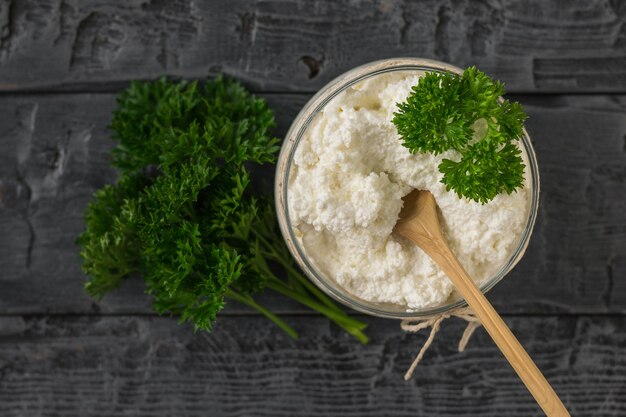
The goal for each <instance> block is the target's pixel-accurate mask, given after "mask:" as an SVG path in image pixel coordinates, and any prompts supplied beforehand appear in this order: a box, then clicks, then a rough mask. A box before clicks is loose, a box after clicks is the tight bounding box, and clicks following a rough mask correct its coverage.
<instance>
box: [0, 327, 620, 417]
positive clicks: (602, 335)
mask: <svg viewBox="0 0 626 417" xmlns="http://www.w3.org/2000/svg"><path fill="white" fill-rule="evenodd" d="M287 319H288V320H291V318H289V317H287ZM367 320H369V321H370V323H371V329H370V330H371V332H370V333H371V334H372V335H373V338H372V341H371V343H370V344H369V345H366V346H363V345H358V344H355V342H354V341H353V340H352V339H349V338H348V337H347V336H346V335H345V334H344V333H342V332H340V331H339V330H338V329H337V328H335V327H332V326H330V325H329V324H328V322H327V321H326V320H324V319H322V318H308V319H307V320H299V321H298V326H297V327H298V330H299V331H300V332H301V334H302V337H301V339H300V340H298V341H293V340H291V339H289V338H287V337H286V336H285V335H284V334H282V333H281V332H279V331H277V330H276V328H275V327H274V326H273V325H272V324H271V323H269V322H268V321H266V320H265V319H263V318H260V317H239V318H231V317H225V318H222V319H220V321H219V323H218V326H217V328H216V329H215V330H214V332H213V333H212V334H210V335H207V334H205V333H198V334H194V333H193V332H192V331H191V329H190V328H189V327H187V326H178V325H176V323H174V322H172V321H170V320H167V319H158V318H138V317H109V318H87V317H56V318H51V317H37V318H32V317H31V318H23V317H4V318H0V414H1V415H2V416H3V417H17V416H24V415H28V416H30V417H37V416H50V417H52V416H63V417H72V416H81V417H84V416H110V415H120V414H123V415H127V416H145V417H148V416H167V415H177V416H181V415H184V416H207V415H210V416H212V417H220V416H268V417H269V416H271V417H276V416H290V417H295V416H335V415H342V416H346V417H348V416H355V417H356V416H359V417H366V416H372V417H373V416H376V417H378V416H381V415H384V416H387V417H393V416H407V417H408V416H416V415H420V416H422V415H424V416H435V415H436V416H440V417H449V416H458V415H464V416H502V415H507V416H509V415H511V416H513V415H519V416H522V415H523V416H531V415H540V410H539V408H538V407H537V405H536V404H535V403H534V401H533V399H532V397H531V396H530V394H529V393H528V392H527V391H526V389H525V388H524V386H523V385H522V384H521V383H520V382H519V380H518V379H517V376H516V375H515V373H514V372H513V370H512V369H511V368H510V367H509V366H508V365H507V363H506V361H505V359H504V358H503V357H502V356H501V354H500V353H499V352H498V350H497V348H496V347H495V346H494V345H493V343H492V342H491V340H490V339H489V337H488V336H487V335H486V333H485V332H484V330H482V329H479V330H478V331H477V332H476V334H475V336H474V339H472V340H471V342H470V344H469V345H468V348H467V350H466V351H465V352H464V353H458V352H456V350H455V346H456V343H457V341H458V338H459V337H460V335H461V333H462V330H463V324H462V323H461V322H460V321H456V320H454V319H451V320H450V321H449V322H445V323H444V325H443V328H442V331H441V332H440V333H439V335H438V336H437V340H436V341H435V343H434V344H433V346H432V347H431V349H430V351H429V352H428V353H427V354H426V357H425V360H424V362H422V364H420V366H419V367H418V368H417V371H416V375H415V377H414V378H413V379H412V380H410V381H408V382H404V380H403V379H402V375H403V373H404V371H405V370H406V368H407V367H408V365H409V364H410V361H411V360H412V358H413V355H414V354H415V353H416V351H417V350H418V349H419V346H420V345H421V344H422V343H423V342H424V340H425V338H426V335H425V334H417V335H407V334H403V333H402V332H401V331H400V329H399V326H398V322H395V321H392V320H382V319H371V318H370V319H367ZM507 322H508V324H509V325H510V326H511V328H512V329H513V331H514V332H515V333H516V334H517V335H518V337H519V338H520V340H521V341H522V343H524V345H525V346H526V347H527V349H528V350H529V352H530V353H531V355H532V356H533V357H534V358H535V359H536V361H537V363H538V365H539V367H540V368H541V369H542V370H543V372H545V374H546V376H547V378H548V379H549V380H550V382H551V383H552V384H553V385H554V387H555V390H556V391H557V392H558V393H559V394H560V395H561V397H562V398H563V401H564V402H565V403H566V404H567V406H568V407H569V409H570V410H571V413H572V415H575V416H594V417H601V416H618V415H624V414H625V413H626V332H625V329H626V318H624V317H614V318H585V317H583V318H574V317H561V318H559V317H543V318H536V317H532V318H512V319H507Z"/></svg>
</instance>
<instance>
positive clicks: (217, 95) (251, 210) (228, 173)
mask: <svg viewBox="0 0 626 417" xmlns="http://www.w3.org/2000/svg"><path fill="white" fill-rule="evenodd" d="M273 127H274V116H273V113H272V111H271V110H270V109H269V108H268V107H267V105H266V103H265V102H264V101H263V100H261V99H256V98H254V97H253V96H251V95H250V94H249V93H247V92H246V91H245V90H244V88H242V87H241V86H240V85H239V84H238V83H237V82H234V81H230V80H224V79H221V78H220V79H217V80H215V81H209V82H206V83H205V84H204V85H200V84H197V83H195V82H194V83H184V82H183V83H173V82H169V81H167V80H165V79H161V80H159V81H156V82H148V83H138V82H134V83H133V84H132V85H131V87H130V88H129V89H128V90H126V91H125V92H123V93H122V94H121V95H120V97H119V98H118V107H117V110H116V111H115V112H114V115H113V120H112V122H111V129H112V131H113V132H114V137H113V138H114V139H115V140H116V141H117V142H118V145H117V147H116V148H115V149H114V151H113V162H112V163H113V165H114V166H115V167H117V168H118V169H119V172H120V178H119V180H118V181H117V183H116V184H113V185H107V186H105V187H104V188H102V189H100V190H99V191H97V192H96V194H95V199H94V200H93V201H92V202H91V203H90V204H89V206H88V208H87V212H86V215H85V219H86V230H85V232H84V233H83V234H82V235H81V236H80V237H79V239H78V242H79V244H80V245H81V246H82V249H81V253H80V254H81V256H82V258H83V269H84V271H85V272H86V273H87V274H88V275H90V276H91V280H90V281H88V282H87V283H86V290H87V292H88V293H89V294H91V295H92V296H94V297H97V298H100V297H102V296H103V295H104V294H105V293H107V292H109V291H111V290H112V289H114V288H116V287H117V286H118V285H119V284H120V282H121V280H122V279H124V278H125V277H128V276H129V275H131V274H133V273H139V274H140V275H141V276H142V277H143V279H144V280H145V282H146V286H147V291H148V293H150V294H151V295H152V296H153V297H154V308H155V309H156V311H158V312H159V313H171V314H175V315H178V316H180V319H181V321H188V322H191V323H193V324H194V325H195V327H196V329H204V330H210V329H211V328H212V325H213V323H214V321H215V320H216V316H217V313H218V312H219V311H220V310H221V309H222V308H223V307H224V303H225V298H228V299H231V300H235V301H237V302H240V303H243V304H245V305H248V306H250V307H252V308H254V309H256V310H258V311H259V312H261V313H262V314H264V315H265V316H266V317H268V318H269V319H271V320H272V321H273V322H275V323H276V324H277V325H278V326H280V327H281V328H282V329H283V330H285V331H286V332H287V333H288V334H289V335H290V336H292V337H294V338H295V337H297V333H296V332H295V330H294V329H292V328H291V327H290V326H289V325H287V324H286V323H285V322H284V321H283V320H281V319H280V318H279V317H277V316H276V315H275V314H273V313H272V312H271V311H269V310H268V309H266V308H265V307H263V306H262V305H260V304H259V303H258V302H257V301H255V299H254V298H253V297H252V294H254V293H256V292H258V291H261V290H263V289H264V288H267V289H271V290H274V291H276V292H278V293H280V294H283V295H285V296H287V297H290V298H292V299H294V300H296V301H298V302H300V303H302V304H304V305H306V306H308V307H310V308H312V309H314V310H317V311H319V312H321V313H322V314H324V315H326V316H327V317H328V318H330V319H331V320H332V321H334V322H335V323H337V324H338V325H339V326H341V327H342V328H344V329H345V330H346V331H347V332H349V333H350V334H352V335H354V336H356V337H357V338H358V339H359V340H360V341H362V342H364V343H365V342H367V337H366V336H365V334H364V333H363V332H362V330H363V329H364V328H365V325H364V324H363V323H361V322H359V321H357V320H355V319H353V318H351V317H349V316H348V315H347V314H346V313H345V312H344V311H342V310H341V309H339V308H338V307H337V306H336V305H335V304H334V303H333V302H332V301H331V300H330V299H328V298H327V297H326V296H325V295H324V294H323V293H322V292H321V291H320V290H318V289H317V288H316V287H315V286H314V285H313V284H312V283H311V282H310V281H308V280H307V279H306V278H305V277H303V276H302V275H301V274H300V273H299V272H298V271H297V270H296V268H295V267H294V264H293V261H292V259H291V257H290V254H289V251H288V250H287V248H286V246H285V244H284V242H283V240H282V238H281V237H280V235H279V233H278V232H277V227H276V224H275V223H276V220H275V217H276V216H275V212H274V206H273V204H272V201H271V200H270V199H269V198H268V197H267V196H256V195H253V193H252V192H251V189H250V188H251V187H250V174H249V171H248V168H247V167H249V166H250V164H264V163H273V162H274V161H275V158H276V154H277V151H278V149H279V146H278V145H279V141H278V139H276V138H274V137H272V136H271V135H270V133H269V132H270V129H271V128H273ZM277 268H278V269H282V270H283V272H284V274H283V275H284V276H285V279H282V278H279V276H278V275H277V274H276V273H275V271H276V270H277Z"/></svg>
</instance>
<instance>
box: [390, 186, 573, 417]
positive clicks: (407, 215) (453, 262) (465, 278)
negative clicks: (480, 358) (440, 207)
mask: <svg viewBox="0 0 626 417" xmlns="http://www.w3.org/2000/svg"><path fill="white" fill-rule="evenodd" d="M394 231H395V232H396V233H397V234H398V235H400V236H403V237H405V238H407V239H409V240H411V241H413V242H414V243H415V244H417V245H418V246H419V247H420V248H422V250H423V251H424V252H426V254H427V255H428V256H430V257H431V258H432V259H433V260H434V261H435V263H437V265H439V267H440V268H441V269H442V270H443V271H444V272H445V273H446V274H447V275H448V277H449V278H450V280H451V281H452V282H453V283H454V285H455V287H456V288H457V290H458V291H459V292H460V293H461V295H462V296H463V298H465V300H466V301H467V304H469V306H470V307H471V308H472V310H474V312H475V313H476V315H477V316H478V318H479V319H480V321H481V322H482V324H483V326H484V327H485V329H487V332H488V333H489V334H490V335H491V338H492V339H493V340H494V342H496V345H498V347H499V348H500V350H501V351H502V353H503V354H504V356H505V357H506V359H507V360H508V361H509V363H510V364H511V366H512V367H513V369H515V372H517V375H519V377H520V378H521V380H522V381H523V382H524V384H525V385H526V388H528V390H529V391H530V393H531V394H532V395H533V397H535V401H537V403H538V404H539V406H540V407H541V408H542V409H543V411H544V413H546V415H547V416H549V417H553V416H554V417H557V416H558V417H562V416H569V413H568V412H567V410H566V409H565V406H564V405H563V403H562V402H561V400H560V399H559V397H558V396H557V395H556V393H555V392H554V390H553V389H552V387H551V386H550V384H549V383H548V381H546V379H545V377H544V376H543V375H542V374H541V371H539V369H538V368H537V365H535V363H534V362H533V361H532V359H530V356H528V353H526V351H525V350H524V348H523V347H522V345H521V344H520V343H519V341H518V340H517V339H516V338H515V336H513V333H511V330H510V329H509V328H508V327H507V325H506V324H505V323H504V321H503V320H502V318H501V317H500V315H498V313H497V312H496V310H494V308H493V306H492V305H491V304H490V303H489V301H487V298H485V296H484V295H483V293H482V292H481V291H480V290H479V289H478V287H477V286H476V284H475V283H474V281H473V280H472V279H471V278H470V276H469V275H468V274H467V272H465V269H463V266H461V264H460V263H459V261H458V260H457V259H456V257H455V256H454V254H453V253H452V251H451V250H450V248H449V247H448V244H447V243H446V240H445V238H444V237H443V233H442V232H441V225H440V224H439V219H438V217H437V203H436V202H435V198H434V197H433V195H432V194H431V193H430V192H429V191H419V190H413V191H412V192H411V193H410V194H409V195H407V196H406V197H404V207H403V208H402V211H401V212H400V219H399V220H398V223H396V226H395V229H394Z"/></svg>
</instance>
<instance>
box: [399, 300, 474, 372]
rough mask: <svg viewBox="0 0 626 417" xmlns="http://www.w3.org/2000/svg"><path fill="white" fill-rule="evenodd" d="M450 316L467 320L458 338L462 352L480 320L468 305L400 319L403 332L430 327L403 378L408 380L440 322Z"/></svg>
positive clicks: (432, 338) (430, 342) (415, 331)
mask: <svg viewBox="0 0 626 417" xmlns="http://www.w3.org/2000/svg"><path fill="white" fill-rule="evenodd" d="M450 317H458V318H460V319H461V320H465V321H466V322H467V327H465V331H463V335H462V336H461V339H460V340H459V348H458V349H459V352H463V351H464V350H465V347H466V346H467V343H468V342H469V340H470V338H471V337H472V335H473V334H474V331H475V330H476V329H477V328H478V327H479V326H480V320H479V319H478V317H476V314H475V313H474V312H473V311H472V309H471V308H470V307H461V308H457V309H454V310H451V311H449V312H447V313H441V314H435V315H432V316H426V317H422V318H419V319H409V320H402V322H401V323H400V327H401V328H402V330H404V331H405V332H409V333H417V332H419V331H420V330H423V329H427V328H429V327H430V334H429V335H428V339H426V342H424V344H423V345H422V347H421V349H420V350H419V352H418V354H417V356H415V359H413V363H411V366H410V367H409V369H408V370H407V371H406V373H405V374H404V380H405V381H408V380H409V379H411V377H412V376H413V372H414V371H415V368H417V365H418V364H419V363H420V361H421V360H422V358H423V357H424V354H425V353H426V351H427V350H428V348H429V347H430V345H431V344H432V343H433V341H434V340H435V336H436V335H437V332H438V331H439V328H440V327H441V322H442V321H444V320H445V319H449V318H450Z"/></svg>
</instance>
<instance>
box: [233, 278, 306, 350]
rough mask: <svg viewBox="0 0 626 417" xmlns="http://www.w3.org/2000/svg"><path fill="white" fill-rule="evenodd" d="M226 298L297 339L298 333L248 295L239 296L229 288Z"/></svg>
mask: <svg viewBox="0 0 626 417" xmlns="http://www.w3.org/2000/svg"><path fill="white" fill-rule="evenodd" d="M226 296H227V297H229V298H230V299H232V300H235V301H238V302H240V303H241V304H245V305H247V306H248V307H252V308H254V309H255V310H257V311H258V312H259V313H261V314H263V315H264V316H265V317H267V318H268V319H270V320H271V321H273V322H274V323H275V324H276V325H277V326H278V327H280V328H281V329H283V330H284V331H285V333H287V334H288V335H289V336H290V337H291V338H292V339H298V332H296V331H295V330H294V329H293V328H292V327H291V326H289V325H288V324H287V323H285V322H284V321H282V320H281V319H280V318H279V317H278V316H277V315H275V314H274V313H272V312H271V311H269V310H268V309H267V308H265V307H263V306H262V305H260V304H259V303H257V302H255V301H254V300H253V299H252V297H250V296H249V295H243V294H239V293H238V292H236V291H235V290H233V289H232V288H229V289H227V290H226Z"/></svg>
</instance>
